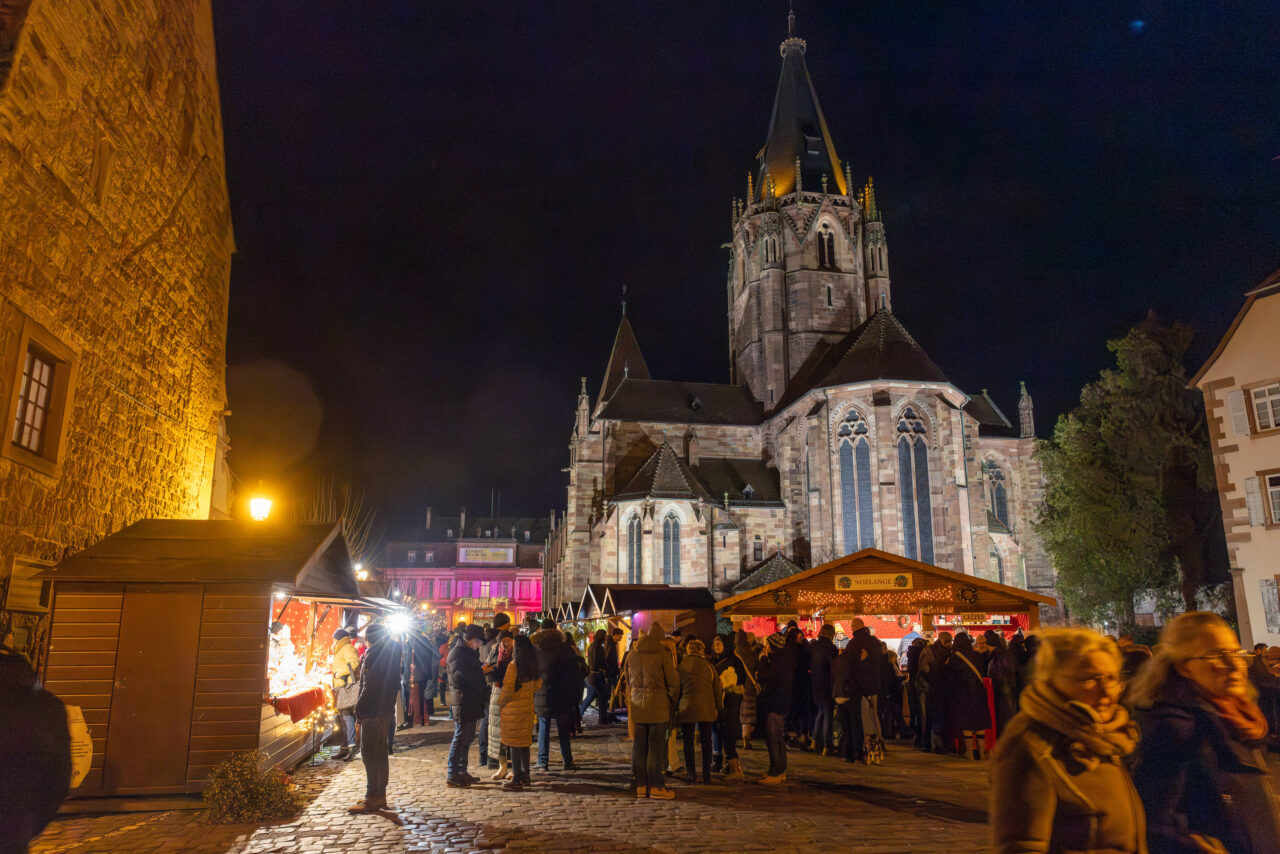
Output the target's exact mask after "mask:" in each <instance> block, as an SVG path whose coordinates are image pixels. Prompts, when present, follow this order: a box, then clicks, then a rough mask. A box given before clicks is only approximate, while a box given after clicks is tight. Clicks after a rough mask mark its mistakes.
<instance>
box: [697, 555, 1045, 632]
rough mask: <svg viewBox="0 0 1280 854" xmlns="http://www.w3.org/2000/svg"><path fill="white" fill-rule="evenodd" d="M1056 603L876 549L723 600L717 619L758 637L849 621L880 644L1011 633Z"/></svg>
mask: <svg viewBox="0 0 1280 854" xmlns="http://www.w3.org/2000/svg"><path fill="white" fill-rule="evenodd" d="M1041 605H1046V606H1051V607H1053V606H1056V605H1057V601H1056V600H1055V599H1053V598H1052V597H1050V596H1045V595H1043V594H1040V593H1034V592H1032V591H1029V590H1022V589H1020V588H1017V587H1010V586H1008V585H1005V584H999V583H997V582H994V581H987V580H986V579H983V578H978V577H976V576H972V575H965V574H964V573H960V572H953V571H951V570H949V569H943V568H942V567H938V566H931V565H930V564H927V563H921V562H919V561H915V560H911V559H910V558H905V557H902V556H901V555H894V554H889V553H888V552H882V551H880V550H878V549H863V550H862V551H859V552H855V553H854V554H851V555H846V556H845V557H842V558H839V559H838V560H834V561H831V562H830V563H825V564H822V565H821V566H816V567H814V568H813V569H809V570H805V571H804V572H798V573H795V574H794V575H789V576H787V577H785V578H782V579H780V580H778V581H775V582H772V583H770V584H765V585H762V586H760V587H757V588H754V589H751V590H747V591H745V592H743V593H740V594H738V595H736V596H731V597H730V598H728V599H723V600H721V601H720V602H719V603H718V604H717V605H716V609H717V611H718V612H719V614H720V615H721V616H722V617H727V618H728V619H730V620H732V621H733V624H734V626H735V627H736V628H744V629H746V630H747V631H750V632H753V633H754V634H756V635H766V634H769V633H771V632H773V631H776V630H777V627H778V626H780V625H785V624H786V622H787V621H788V620H796V621H797V623H798V624H799V626H800V627H801V629H803V630H805V632H806V634H810V635H813V634H816V633H817V631H818V629H819V628H821V626H822V625H823V624H824V623H831V624H834V625H835V626H836V627H837V636H838V637H839V636H840V635H845V636H847V635H848V634H849V633H850V621H851V620H852V619H853V618H854V617H858V618H860V619H862V620H863V622H864V623H865V624H867V625H868V626H871V627H872V630H873V632H874V633H875V634H876V636H877V637H879V638H881V639H882V640H894V639H897V638H901V637H904V636H905V635H906V634H907V633H908V632H910V631H911V629H912V627H914V626H915V625H920V626H921V627H922V628H923V629H924V630H925V631H929V630H932V629H938V630H942V629H947V630H949V631H955V630H957V629H959V628H964V629H965V630H967V631H969V632H971V633H979V634H980V633H981V632H982V631H985V630H986V629H989V628H994V629H997V630H998V631H1001V632H1003V633H1004V634H1006V635H1012V634H1013V633H1014V632H1015V631H1016V630H1017V629H1019V628H1022V629H1026V630H1032V629H1036V628H1038V627H1039V625H1040V606H1041Z"/></svg>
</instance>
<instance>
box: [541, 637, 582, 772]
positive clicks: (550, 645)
mask: <svg viewBox="0 0 1280 854" xmlns="http://www.w3.org/2000/svg"><path fill="white" fill-rule="evenodd" d="M548 624H550V625H548ZM542 625H543V630H542V631H540V632H538V635H535V636H534V637H533V638H531V642H532V643H533V645H534V647H535V648H536V649H537V651H538V663H539V667H540V670H541V674H540V675H541V679H542V685H541V686H540V687H539V688H538V691H537V693H536V694H535V695H534V698H533V703H534V710H535V711H536V712H537V713H538V764H537V765H536V766H535V767H536V768H537V769H538V770H539V771H546V770H548V766H549V763H550V758H551V757H550V754H551V723H552V721H554V722H555V725H556V732H557V734H558V736H559V740H560V759H561V761H562V762H563V763H564V770H565V771H573V770H576V769H575V768H574V765H573V742H572V736H573V733H574V731H575V730H576V728H577V726H578V697H579V695H580V694H581V691H582V681H583V679H585V678H586V671H587V665H586V662H585V661H583V660H582V656H580V655H578V650H577V649H575V648H574V646H573V644H571V643H569V642H568V641H567V640H565V638H564V635H563V634H561V633H560V632H559V631H558V630H557V629H556V628H555V623H554V622H552V621H551V620H547V621H545V622H544V623H543V624H542ZM544 632H546V633H547V634H545V635H544ZM540 635H543V638H542V641H541V643H539V639H538V638H539V636H540Z"/></svg>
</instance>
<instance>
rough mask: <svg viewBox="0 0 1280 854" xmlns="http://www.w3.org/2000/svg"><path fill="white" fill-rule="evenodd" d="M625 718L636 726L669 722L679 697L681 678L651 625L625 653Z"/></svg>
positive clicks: (660, 634)
mask: <svg viewBox="0 0 1280 854" xmlns="http://www.w3.org/2000/svg"><path fill="white" fill-rule="evenodd" d="M626 665H627V717H628V718H630V719H631V720H634V721H635V722H636V723H638V724H662V723H667V722H669V721H670V720H671V708H672V706H673V705H675V703H676V701H677V700H678V699H679V697H680V675H679V673H677V672H676V663H675V662H674V661H672V660H671V653H670V652H669V651H668V650H667V647H666V645H664V644H663V643H662V629H661V627H659V626H657V625H654V626H652V627H651V628H650V629H649V633H648V634H646V635H645V636H644V637H642V638H640V640H638V641H636V645H635V646H633V647H632V648H631V652H629V653H628V654H627V661H626Z"/></svg>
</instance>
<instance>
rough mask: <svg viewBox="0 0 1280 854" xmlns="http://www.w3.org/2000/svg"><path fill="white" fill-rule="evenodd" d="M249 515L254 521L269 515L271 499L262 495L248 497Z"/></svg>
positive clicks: (261, 519)
mask: <svg viewBox="0 0 1280 854" xmlns="http://www.w3.org/2000/svg"><path fill="white" fill-rule="evenodd" d="M249 515H250V516H251V517H253V520H254V521H255V522H262V521H265V520H266V518H267V517H268V516H270V515H271V499H270V498H267V497H265V496H262V495H259V496H256V497H254V498H250V499H249Z"/></svg>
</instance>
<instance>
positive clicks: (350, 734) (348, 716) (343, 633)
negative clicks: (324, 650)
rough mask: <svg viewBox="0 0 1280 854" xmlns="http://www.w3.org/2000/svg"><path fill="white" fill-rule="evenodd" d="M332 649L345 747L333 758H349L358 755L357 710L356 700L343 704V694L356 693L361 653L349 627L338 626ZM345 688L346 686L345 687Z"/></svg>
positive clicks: (335, 694)
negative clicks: (352, 638)
mask: <svg viewBox="0 0 1280 854" xmlns="http://www.w3.org/2000/svg"><path fill="white" fill-rule="evenodd" d="M333 639H334V644H333V653H332V656H331V658H330V663H329V672H330V673H332V674H333V701H334V707H335V708H336V709H337V712H338V720H339V721H340V722H341V723H342V749H340V750H339V751H338V752H337V753H335V754H334V756H333V758H334V759H341V760H342V761H343V762H349V761H351V760H352V759H355V758H356V754H357V753H359V751H360V746H359V745H358V744H356V713H355V704H354V702H348V704H347V705H342V703H341V701H342V700H343V699H344V697H350V696H352V695H354V694H356V691H353V690H352V687H355V686H358V685H359V683H360V654H359V653H357V652H356V648H355V645H354V644H353V643H352V642H351V635H350V634H349V633H348V632H347V630H346V629H338V630H337V631H336V632H334V633H333ZM344 689H346V690H344Z"/></svg>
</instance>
